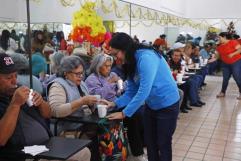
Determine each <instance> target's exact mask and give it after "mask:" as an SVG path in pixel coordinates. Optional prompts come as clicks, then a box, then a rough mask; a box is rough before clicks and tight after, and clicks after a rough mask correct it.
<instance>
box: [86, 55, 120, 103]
mask: <svg viewBox="0 0 241 161" xmlns="http://www.w3.org/2000/svg"><path fill="white" fill-rule="evenodd" d="M112 64H113V58H112V57H111V56H109V55H106V54H98V55H96V56H95V57H94V59H93V60H92V63H91V65H90V73H91V74H90V75H89V76H88V78H87V79H86V80H85V83H86V85H87V87H88V89H89V92H90V94H97V95H100V96H101V98H104V99H106V100H108V101H113V100H114V99H115V98H116V95H117V92H118V86H119V89H123V87H121V81H120V80H121V79H120V78H119V77H118V76H117V75H116V74H115V73H113V72H111V66H112ZM118 81H119V85H118V86H117V83H118ZM122 83H123V81H122Z"/></svg>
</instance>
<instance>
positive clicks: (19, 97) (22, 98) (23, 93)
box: [11, 86, 30, 106]
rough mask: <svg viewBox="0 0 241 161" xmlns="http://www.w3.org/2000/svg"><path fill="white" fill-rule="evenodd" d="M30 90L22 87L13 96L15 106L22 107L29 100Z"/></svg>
mask: <svg viewBox="0 0 241 161" xmlns="http://www.w3.org/2000/svg"><path fill="white" fill-rule="evenodd" d="M29 92H30V89H29V88H28V87H26V86H21V87H19V88H18V89H16V91H15V92H14V94H13V98H12V101H11V103H12V104H13V105H18V106H22V105H23V104H24V103H25V102H26V101H27V99H28V96H29Z"/></svg>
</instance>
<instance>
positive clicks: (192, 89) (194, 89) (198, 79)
mask: <svg viewBox="0 0 241 161" xmlns="http://www.w3.org/2000/svg"><path fill="white" fill-rule="evenodd" d="M202 81H203V77H202V76H201V75H193V76H191V77H190V78H189V79H188V82H187V83H188V85H189V92H188V94H189V100H190V104H195V103H197V102H198V101H199V100H200V97H199V95H198V89H199V87H200V86H201V84H202Z"/></svg>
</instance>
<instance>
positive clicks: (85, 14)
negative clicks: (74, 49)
mask: <svg viewBox="0 0 241 161" xmlns="http://www.w3.org/2000/svg"><path fill="white" fill-rule="evenodd" d="M94 7H95V3H94V2H86V3H85V4H84V5H83V6H82V7H81V8H80V10H79V11H77V12H75V13H74V15H73V19H72V26H73V30H72V33H71V38H72V40H73V41H75V42H79V43H82V42H83V41H88V42H90V43H92V44H93V45H95V46H99V44H100V43H102V42H103V41H104V40H105V34H106V29H105V27H104V25H103V20H102V18H101V17H100V16H98V15H97V13H96V12H95V10H94Z"/></svg>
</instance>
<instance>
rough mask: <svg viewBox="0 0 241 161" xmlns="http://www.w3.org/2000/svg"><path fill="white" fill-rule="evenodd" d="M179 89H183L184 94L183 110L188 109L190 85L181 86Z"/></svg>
mask: <svg viewBox="0 0 241 161" xmlns="http://www.w3.org/2000/svg"><path fill="white" fill-rule="evenodd" d="M178 88H179V89H181V90H182V91H183V93H184V96H183V100H182V104H181V109H185V108H186V107H187V100H188V95H189V93H188V92H189V85H188V83H187V82H186V83H184V84H181V85H178Z"/></svg>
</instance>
